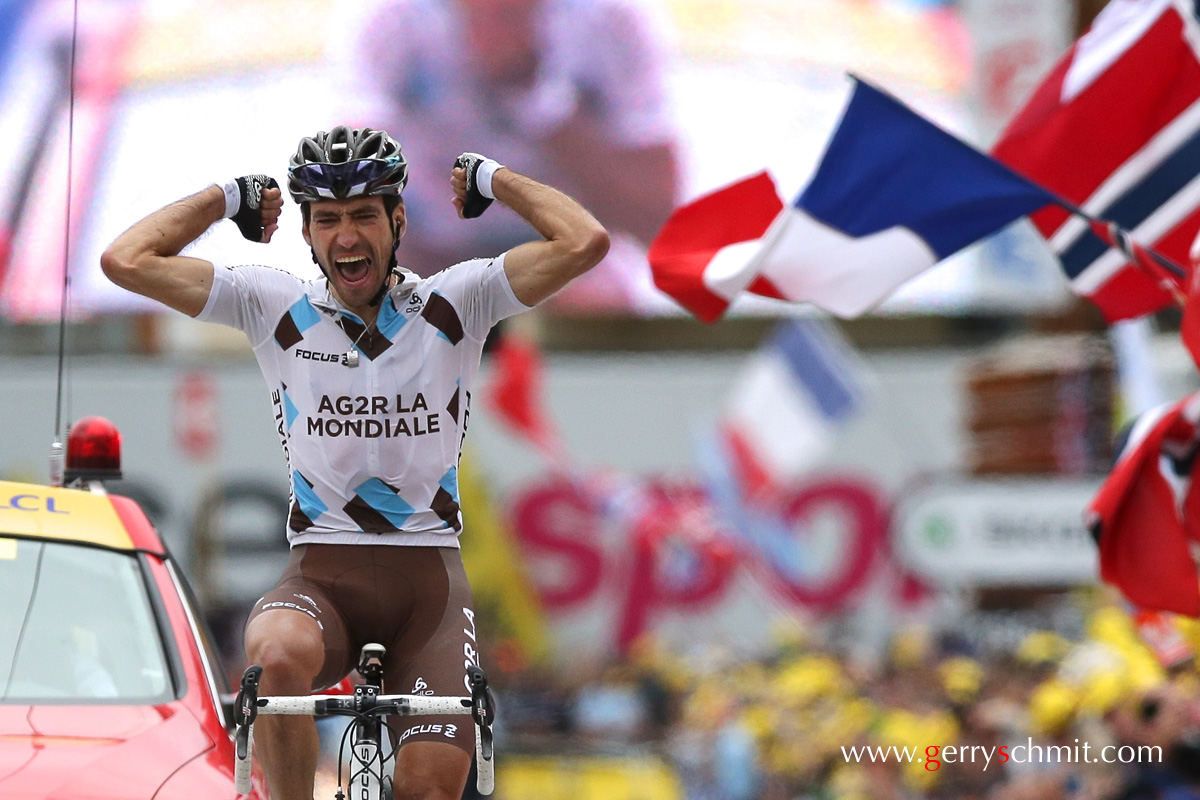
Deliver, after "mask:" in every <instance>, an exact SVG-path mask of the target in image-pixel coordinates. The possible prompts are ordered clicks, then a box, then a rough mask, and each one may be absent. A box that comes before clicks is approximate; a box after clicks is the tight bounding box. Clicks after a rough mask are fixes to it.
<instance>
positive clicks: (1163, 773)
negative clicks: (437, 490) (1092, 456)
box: [492, 598, 1200, 800]
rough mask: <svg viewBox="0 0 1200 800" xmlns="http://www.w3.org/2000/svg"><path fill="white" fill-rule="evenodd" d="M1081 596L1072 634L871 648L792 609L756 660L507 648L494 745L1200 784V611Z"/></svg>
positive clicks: (950, 776) (717, 799)
mask: <svg viewBox="0 0 1200 800" xmlns="http://www.w3.org/2000/svg"><path fill="white" fill-rule="evenodd" d="M1081 602H1086V603H1087V605H1088V607H1086V608H1081V609H1079V616H1078V618H1077V622H1080V623H1081V624H1079V625H1077V626H1075V627H1077V628H1078V630H1077V631H1075V632H1073V633H1072V634H1070V635H1063V634H1061V633H1056V632H1052V631H1049V630H1035V631H1031V632H1028V633H1027V634H1025V635H1024V636H1023V637H1022V638H1021V640H1020V641H1019V643H1018V644H1017V646H1016V647H1014V648H1009V649H1007V650H998V649H987V650H983V649H979V648H975V649H974V651H972V650H973V648H971V647H970V646H968V645H965V644H964V641H963V640H962V639H961V638H958V639H956V638H954V637H949V636H941V635H935V634H930V633H928V632H920V631H919V630H918V629H912V630H905V631H903V632H900V633H898V634H897V635H896V636H895V638H894V639H893V641H892V642H891V644H890V646H889V647H888V652H887V656H886V657H885V658H883V659H880V661H879V663H877V664H871V665H864V664H863V663H861V661H859V660H855V659H852V658H850V657H848V655H847V654H845V653H842V652H840V648H838V647H836V646H832V645H829V644H827V643H825V642H824V641H823V640H822V639H821V638H819V637H818V636H816V635H815V634H812V633H809V632H805V631H804V629H802V628H800V627H798V626H797V627H794V628H791V629H790V630H788V631H785V632H784V633H782V634H781V635H780V637H779V641H778V644H777V646H776V647H775V648H774V649H773V652H771V653H770V654H769V655H767V656H765V657H762V658H759V659H756V660H749V661H748V660H745V659H736V658H734V657H732V656H724V657H723V656H721V655H720V654H719V653H717V654H714V653H713V652H712V650H711V648H709V649H708V650H705V648H704V647H700V648H699V649H698V650H697V652H695V653H686V652H680V651H679V650H678V649H671V648H666V647H661V646H659V645H657V644H656V643H655V642H654V641H653V640H649V639H647V640H645V641H643V642H640V643H639V644H638V646H636V647H635V648H634V649H633V650H632V651H631V652H630V653H629V654H628V656H627V657H626V658H624V659H622V660H621V661H620V662H618V663H614V664H613V665H611V666H609V667H608V668H607V669H606V670H605V671H604V672H603V673H602V674H599V675H596V676H592V677H591V678H590V679H588V680H586V681H583V682H576V683H575V684H573V685H568V684H567V683H566V682H564V680H563V679H562V678H561V677H556V674H555V673H552V672H550V671H548V670H546V669H544V668H539V667H537V666H531V665H523V664H520V663H519V660H517V659H503V658H502V659H498V663H494V664H493V667H492V670H493V672H494V673H496V674H495V678H494V680H495V682H496V683H497V684H498V686H499V702H500V720H501V730H500V731H499V733H498V736H499V737H500V739H499V741H500V746H501V747H502V748H503V749H504V751H505V752H508V753H520V752H529V753H537V752H544V753H556V754H572V753H574V754H622V753H629V752H633V751H637V752H642V753H652V754H654V755H657V756H658V757H659V758H661V759H663V760H664V761H665V762H666V763H668V764H669V765H670V766H671V767H672V768H673V769H674V771H675V772H676V774H677V775H678V776H679V779H680V782H681V785H682V787H683V795H684V797H686V798H687V800H751V798H766V799H769V800H792V799H793V798H813V799H814V800H815V799H816V798H821V800H825V799H826V798H827V799H828V800H859V799H860V798H861V799H862V800H867V799H868V798H870V800H918V799H920V798H930V799H933V798H939V799H940V798H947V799H948V798H961V799H964V800H969V799H970V798H989V800H1058V799H1059V798H1064V799H1065V798H1072V799H1073V800H1075V799H1079V800H1118V799H1119V800H1143V799H1144V800H1150V799H1151V798H1164V799H1165V798H1171V799H1172V800H1187V799H1188V798H1198V799H1200V680H1198V677H1200V676H1198V674H1197V672H1196V656H1195V653H1196V652H1197V650H1198V649H1200V624H1197V623H1196V622H1195V621H1194V620H1184V619H1181V618H1161V617H1160V618H1155V620H1154V622H1155V623H1156V626H1154V627H1147V625H1146V624H1144V623H1145V620H1144V619H1141V618H1138V619H1135V617H1134V616H1133V615H1131V613H1130V612H1129V611H1127V610H1126V609H1125V608H1124V607H1123V606H1121V605H1120V604H1118V603H1114V602H1113V601H1112V600H1111V599H1109V600H1101V599H1098V598H1091V599H1088V600H1086V601H1081ZM1164 624H1165V626H1166V628H1165V629H1164ZM1148 631H1153V638H1154V639H1155V640H1154V641H1151V643H1150V644H1147V641H1148V638H1149V637H1148ZM1164 637H1165V639H1164ZM1151 644H1152V645H1153V647H1152V646H1151ZM701 651H703V652H702V653H701ZM698 653H699V655H698ZM501 665H503V666H505V667H506V668H503V669H498V668H497V667H498V666H501ZM514 665H515V666H514ZM1085 745H1086V747H1085ZM867 747H870V748H883V750H876V751H875V757H874V758H872V757H871V756H870V755H869V753H868V751H866V750H864V749H863V748H867ZM888 748H895V749H892V750H888ZM904 748H908V753H909V754H910V756H911V758H910V760H905V759H904V757H903V756H902V753H903V749H904ZM934 748H936V749H934ZM885 751H886V752H887V757H886V759H885V758H884V757H883V753H884V752H885ZM855 752H857V753H858V755H857V756H855ZM918 758H920V759H921V760H920V761H918V760H917V759H918Z"/></svg>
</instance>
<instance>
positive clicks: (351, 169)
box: [288, 125, 408, 306]
mask: <svg viewBox="0 0 1200 800" xmlns="http://www.w3.org/2000/svg"><path fill="white" fill-rule="evenodd" d="M406 183H408V162H407V161H406V160H405V159H404V154H403V153H402V152H401V151H400V145H399V144H398V143H397V142H396V140H395V139H393V138H392V137H391V136H388V135H387V133H386V132H385V131H377V130H373V129H371V128H350V127H348V126H346V125H339V126H337V127H336V128H334V129H333V130H331V131H329V132H328V133H326V132H325V131H318V132H317V134H316V135H315V136H305V137H304V138H303V139H301V140H300V145H299V147H297V148H296V152H295V153H294V154H293V155H292V157H291V160H290V161H289V163H288V192H289V193H290V194H291V195H292V200H294V201H295V202H296V203H299V204H300V207H301V209H302V210H303V212H304V216H305V221H306V222H307V220H308V205H307V204H308V203H312V202H315V201H319V200H345V199H347V198H350V197H368V196H371V195H382V196H383V207H384V211H385V213H386V214H387V218H388V225H390V226H391V228H392V257H391V262H390V263H389V264H388V275H386V276H384V279H383V283H382V284H380V286H379V291H378V292H376V294H375V297H374V298H372V300H371V305H373V306H377V305H379V303H380V301H381V300H383V296H384V295H385V294H386V293H387V291H388V277H389V276H391V275H393V274H395V275H399V272H400V266H399V264H397V263H396V247H397V246H399V244H400V230H399V229H398V228H397V227H396V223H395V219H394V217H393V216H392V212H393V211H395V209H396V206H397V205H399V204H400V203H401V202H402V200H401V196H400V195H401V193H402V192H403V191H404V185H405V184H406ZM312 259H313V263H315V264H316V265H317V266H318V267H320V268H321V272H322V273H324V274H325V279H326V280H329V273H328V272H326V270H325V267H324V266H322V265H321V262H319V261H317V253H316V251H315V250H313V251H312Z"/></svg>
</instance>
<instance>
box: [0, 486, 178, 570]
mask: <svg viewBox="0 0 1200 800" xmlns="http://www.w3.org/2000/svg"><path fill="white" fill-rule="evenodd" d="M11 537H32V538H38V539H54V540H59V541H66V542H76V543H79V544H86V545H94V546H99V547H108V548H111V549H115V550H149V551H151V552H154V553H163V545H162V541H161V540H160V539H159V537H158V534H157V533H156V532H155V530H154V527H153V526H152V525H151V524H150V521H149V520H148V519H147V518H146V514H145V512H143V511H142V509H141V507H140V506H138V504H137V503H135V502H134V501H132V500H130V499H129V498H128V497H121V496H120V495H110V494H106V493H104V492H103V491H100V492H94V491H90V490H88V489H66V488H59V487H54V486H41V485H38V484H33V483H16V482H12V481H0V538H11Z"/></svg>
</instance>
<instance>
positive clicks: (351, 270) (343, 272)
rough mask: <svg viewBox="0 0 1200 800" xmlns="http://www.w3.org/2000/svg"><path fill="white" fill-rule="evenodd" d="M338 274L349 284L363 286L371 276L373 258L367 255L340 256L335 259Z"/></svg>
mask: <svg viewBox="0 0 1200 800" xmlns="http://www.w3.org/2000/svg"><path fill="white" fill-rule="evenodd" d="M333 263H334V266H335V267H336V268H337V273H338V276H339V277H340V278H341V279H342V282H343V283H345V284H346V285H347V286H361V285H362V284H365V283H366V282H367V281H368V280H370V277H371V259H369V258H367V257H366V256H359V255H354V256H339V257H338V258H336V259H334V262H333Z"/></svg>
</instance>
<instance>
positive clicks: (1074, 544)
mask: <svg viewBox="0 0 1200 800" xmlns="http://www.w3.org/2000/svg"><path fill="white" fill-rule="evenodd" d="M1097 488H1099V482H1098V481H1081V480H1066V479H1056V478H1022V479H1009V480H993V481H961V482H947V483H936V484H932V485H930V486H929V487H927V488H925V489H923V490H918V491H916V492H914V493H912V494H909V495H908V496H907V497H905V499H904V500H902V501H901V503H900V506H899V507H898V509H897V512H896V518H895V527H894V529H893V530H894V532H895V536H896V538H897V548H896V551H897V552H896V555H897V557H898V558H899V559H900V560H901V561H903V562H904V563H905V564H907V565H908V566H909V567H910V568H911V569H912V570H913V571H915V572H916V573H917V574H919V575H921V576H922V577H924V578H926V579H928V580H930V581H932V582H934V583H936V584H940V585H955V586H1000V585H1003V586H1053V585H1064V584H1075V583H1092V582H1094V581H1096V580H1097V579H1098V575H1099V568H1098V566H1097V563H1098V562H1097V551H1096V545H1095V543H1094V542H1093V540H1092V537H1091V535H1090V534H1089V533H1088V532H1087V530H1086V529H1085V528H1084V526H1083V509H1084V508H1085V507H1086V506H1087V504H1088V502H1089V501H1090V500H1091V499H1092V497H1093V496H1094V495H1095V493H1096V490H1097Z"/></svg>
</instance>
